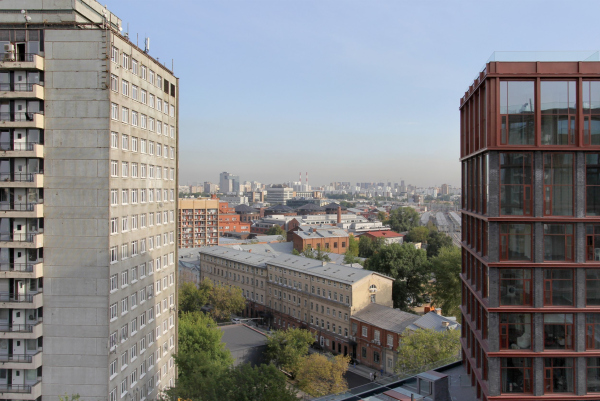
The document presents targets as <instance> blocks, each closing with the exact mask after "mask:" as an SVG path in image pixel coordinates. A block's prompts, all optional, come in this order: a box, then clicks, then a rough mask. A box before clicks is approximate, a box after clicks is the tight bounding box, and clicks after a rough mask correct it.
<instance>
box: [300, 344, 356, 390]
mask: <svg viewBox="0 0 600 401" xmlns="http://www.w3.org/2000/svg"><path fill="white" fill-rule="evenodd" d="M349 363H350V357H349V356H343V355H336V356H335V357H333V358H331V359H329V358H327V357H326V356H325V355H322V354H317V353H315V354H311V355H309V356H307V357H304V358H302V364H301V367H300V370H299V371H298V386H299V387H300V389H301V390H302V391H304V392H306V393H308V394H310V395H312V396H313V397H322V396H324V395H327V394H338V393H342V392H344V391H347V390H348V383H347V382H346V379H345V378H344V374H345V373H346V371H347V370H348V364H349Z"/></svg>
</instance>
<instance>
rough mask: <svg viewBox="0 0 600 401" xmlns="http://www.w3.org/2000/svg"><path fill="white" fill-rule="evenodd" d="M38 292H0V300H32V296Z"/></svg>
mask: <svg viewBox="0 0 600 401" xmlns="http://www.w3.org/2000/svg"><path fill="white" fill-rule="evenodd" d="M40 292H41V291H40ZM40 292H38V293H35V294H13V293H9V292H0V302H33V297H34V296H36V295H37V294H39V293H40Z"/></svg>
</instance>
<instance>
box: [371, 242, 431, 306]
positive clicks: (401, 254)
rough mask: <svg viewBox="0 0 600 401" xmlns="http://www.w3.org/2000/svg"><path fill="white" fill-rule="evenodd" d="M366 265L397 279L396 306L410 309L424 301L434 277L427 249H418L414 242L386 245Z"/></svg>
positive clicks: (395, 288)
mask: <svg viewBox="0 0 600 401" xmlns="http://www.w3.org/2000/svg"><path fill="white" fill-rule="evenodd" d="M365 267H366V268H367V269H368V270H372V271H376V272H379V273H383V274H385V275H388V276H390V277H392V278H393V279H394V283H393V285H392V299H393V301H394V308H400V309H402V310H404V311H409V312H410V311H411V309H410V308H411V307H412V306H417V305H419V304H421V303H423V302H424V292H425V289H426V285H427V283H428V282H429V279H430V277H431V269H430V265H429V262H428V260H427V253H426V252H425V250H424V249H416V248H415V247H414V245H412V244H402V245H400V244H390V245H386V246H382V247H381V248H380V249H379V250H378V252H377V253H375V254H374V255H373V256H372V257H371V258H369V259H368V260H367V263H366V264H365Z"/></svg>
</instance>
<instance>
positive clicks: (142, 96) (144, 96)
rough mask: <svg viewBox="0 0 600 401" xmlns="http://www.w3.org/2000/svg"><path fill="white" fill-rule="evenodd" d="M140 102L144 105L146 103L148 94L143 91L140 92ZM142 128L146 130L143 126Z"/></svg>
mask: <svg viewBox="0 0 600 401" xmlns="http://www.w3.org/2000/svg"><path fill="white" fill-rule="evenodd" d="M140 94H141V96H140V101H141V102H142V103H144V104H146V102H147V101H148V92H146V90H145V89H142V90H140ZM142 128H146V127H145V126H144V127H142Z"/></svg>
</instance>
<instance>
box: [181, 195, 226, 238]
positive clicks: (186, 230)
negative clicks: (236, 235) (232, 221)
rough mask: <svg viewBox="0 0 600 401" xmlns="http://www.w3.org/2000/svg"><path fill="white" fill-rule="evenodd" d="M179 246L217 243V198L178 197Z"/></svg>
mask: <svg viewBox="0 0 600 401" xmlns="http://www.w3.org/2000/svg"><path fill="white" fill-rule="evenodd" d="M177 236H178V237H177V238H178V246H179V248H195V247H199V246H205V245H218V244H219V199H217V197H216V196H214V195H213V197H212V198H210V199H208V198H207V199H179V221H178V230H177Z"/></svg>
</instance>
